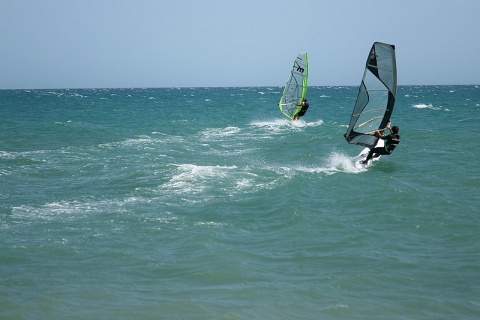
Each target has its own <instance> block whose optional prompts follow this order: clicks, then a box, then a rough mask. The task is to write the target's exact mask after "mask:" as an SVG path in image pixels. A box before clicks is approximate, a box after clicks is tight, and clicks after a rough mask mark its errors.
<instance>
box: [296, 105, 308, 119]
mask: <svg viewBox="0 0 480 320" xmlns="http://www.w3.org/2000/svg"><path fill="white" fill-rule="evenodd" d="M308 107H310V105H309V104H308V102H305V105H303V106H302V109H300V111H298V113H297V114H296V116H298V117H303V116H304V115H305V113H307V110H308Z"/></svg>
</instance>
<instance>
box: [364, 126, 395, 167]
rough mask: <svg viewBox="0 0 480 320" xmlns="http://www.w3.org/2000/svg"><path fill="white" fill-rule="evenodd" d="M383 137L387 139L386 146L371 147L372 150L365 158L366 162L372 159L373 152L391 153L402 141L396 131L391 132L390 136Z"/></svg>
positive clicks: (380, 153) (379, 153) (377, 153)
mask: <svg viewBox="0 0 480 320" xmlns="http://www.w3.org/2000/svg"><path fill="white" fill-rule="evenodd" d="M381 139H383V140H385V146H384V147H378V148H373V149H370V152H369V153H368V156H367V158H366V159H365V162H368V160H370V159H372V156H373V154H376V155H389V154H391V153H392V152H393V150H394V149H395V148H396V147H397V145H398V144H399V143H400V135H398V134H395V133H392V134H389V135H388V136H385V137H382V138H381Z"/></svg>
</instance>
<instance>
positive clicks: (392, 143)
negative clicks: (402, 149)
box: [385, 134, 400, 153]
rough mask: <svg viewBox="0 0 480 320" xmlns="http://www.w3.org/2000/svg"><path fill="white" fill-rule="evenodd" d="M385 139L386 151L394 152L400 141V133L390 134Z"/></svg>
mask: <svg viewBox="0 0 480 320" xmlns="http://www.w3.org/2000/svg"><path fill="white" fill-rule="evenodd" d="M385 140H386V141H385V151H387V152H388V153H392V151H393V150H394V149H395V148H396V147H397V145H398V144H399V143H400V136H399V135H398V134H391V135H388V136H387V137H386V139H385Z"/></svg>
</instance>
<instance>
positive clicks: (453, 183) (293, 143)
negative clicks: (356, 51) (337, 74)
mask: <svg viewBox="0 0 480 320" xmlns="http://www.w3.org/2000/svg"><path fill="white" fill-rule="evenodd" d="M281 92H282V88H280V87H248V88H157V89H155V88H142V89H58V90H53V89H48V90H0V128H1V131H0V319H50V320H51V319H67V318H68V319H370V320H371V319H382V320H384V319H405V320H407V319H408V320H410V319H449V320H450V319H478V317H480V250H479V243H480V201H479V200H480V196H479V195H480V161H478V159H479V157H480V149H479V141H480V126H479V120H480V87H479V86H478V85H471V86H399V88H398V93H397V101H396V104H395V110H394V112H393V116H392V119H391V120H392V125H397V126H399V127H400V135H401V137H402V140H401V143H400V144H399V146H398V147H397V149H396V150H395V152H394V153H393V154H392V155H389V156H383V157H382V158H381V159H380V160H379V161H376V162H375V163H374V164H373V165H372V166H371V167H368V168H363V169H358V168H356V167H355V166H354V165H353V162H352V158H353V157H354V156H356V155H357V154H358V153H359V152H360V151H361V149H362V148H361V147H359V146H356V145H350V144H348V143H347V142H346V141H345V139H344V137H343V134H344V133H345V131H346V129H347V125H348V122H349V120H350V115H351V112H352V109H353V105H354V103H355V99H356V96H357V92H358V87H355V86H351V87H349V86H346V87H340V86H332V87H309V88H308V92H307V98H308V100H309V103H310V109H309V110H308V112H307V114H306V115H305V116H304V117H303V118H301V120H299V121H297V122H291V121H290V120H288V119H287V118H286V117H284V116H283V115H282V114H281V113H280V110H279V108H278V106H277V104H278V100H279V98H280V95H281Z"/></svg>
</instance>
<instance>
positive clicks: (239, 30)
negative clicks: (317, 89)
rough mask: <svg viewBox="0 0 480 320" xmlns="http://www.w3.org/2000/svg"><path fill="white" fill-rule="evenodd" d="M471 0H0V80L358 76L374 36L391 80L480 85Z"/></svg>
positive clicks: (336, 81)
mask: <svg viewBox="0 0 480 320" xmlns="http://www.w3.org/2000/svg"><path fill="white" fill-rule="evenodd" d="M479 16H480V1H478V0H401V1H398V0H383V1H378V0H362V1H360V0H295V1H293V0H292V1H290V0H243V1H234V0H183V1H182V0H178V1H172V0H168V1H164V0H158V1H153V0H152V1H148V0H131V1H124V0H77V1H74V0H0V41H1V43H0V72H1V76H0V89H17V88H28V89H32V88H119V87H126V88H131V87H194V86H195V87H198V86H199V87H204V86H207V87H208V86H283V84H284V83H285V81H286V80H287V77H288V73H289V71H290V67H291V64H292V62H293V60H294V59H295V57H296V55H297V53H298V52H307V53H308V54H309V64H310V72H309V74H310V76H309V85H312V86H323V85H359V83H360V80H361V77H362V74H363V68H364V65H365V61H366V58H367V54H368V51H369V50H370V47H371V46H372V44H373V42H375V41H382V42H387V43H391V44H394V45H395V46H396V53H397V68H398V83H399V85H411V84H418V85H423V84H440V85H442V84H480V18H479Z"/></svg>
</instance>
